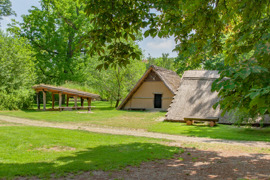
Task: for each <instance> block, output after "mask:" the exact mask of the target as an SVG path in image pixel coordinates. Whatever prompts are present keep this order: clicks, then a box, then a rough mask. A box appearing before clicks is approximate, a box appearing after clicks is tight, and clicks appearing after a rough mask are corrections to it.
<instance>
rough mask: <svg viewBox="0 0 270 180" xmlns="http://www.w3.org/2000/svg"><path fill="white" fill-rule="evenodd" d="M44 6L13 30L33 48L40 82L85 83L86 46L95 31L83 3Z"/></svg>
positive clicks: (69, 0)
mask: <svg viewBox="0 0 270 180" xmlns="http://www.w3.org/2000/svg"><path fill="white" fill-rule="evenodd" d="M40 6H41V7H40V8H37V7H33V8H32V9H31V10H29V14H28V15H24V16H23V22H22V23H15V24H13V27H11V28H9V30H10V31H11V32H13V33H16V34H18V35H19V36H21V37H25V38H27V39H28V40H29V42H30V44H31V45H32V47H33V49H34V51H35V57H36V59H37V62H36V66H37V70H38V74H39V78H38V82H43V83H56V84H61V83H63V82H65V81H79V82H80V81H83V80H84V79H85V77H84V76H83V74H84V73H83V71H85V69H86V66H85V64H87V62H88V60H89V56H88V55H87V54H86V53H85V51H86V50H87V47H84V48H83V47H82V44H83V42H84V38H85V35H86V34H87V32H88V31H89V30H90V29H91V28H92V26H91V23H90V17H87V16H86V13H85V12H84V8H85V6H84V5H82V4H81V3H79V0H75V1H74V0H57V1H56V0H41V1H40ZM88 46H91V44H90V43H89V44H88Z"/></svg>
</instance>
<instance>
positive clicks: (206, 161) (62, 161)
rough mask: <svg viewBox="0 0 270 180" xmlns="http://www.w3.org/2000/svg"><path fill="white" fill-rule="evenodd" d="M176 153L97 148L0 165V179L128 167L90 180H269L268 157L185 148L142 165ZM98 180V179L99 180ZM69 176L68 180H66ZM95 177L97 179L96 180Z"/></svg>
mask: <svg viewBox="0 0 270 180" xmlns="http://www.w3.org/2000/svg"><path fill="white" fill-rule="evenodd" d="M176 151H178V149H177V148H176V147H167V146H163V145H159V144H151V143H132V144H122V145H113V146H99V147H97V148H93V149H91V148H89V149H86V150H84V151H79V152H76V153H74V154H73V155H71V156H66V157H60V158H58V159H57V160H56V161H55V162H53V163H45V162H44V163H40V162H37V163H24V164H20V163H13V164H0V174H1V176H0V177H14V176H40V177H49V178H50V177H52V176H53V177H59V176H63V175H64V173H74V174H66V175H67V176H66V177H65V178H66V179H76V177H78V178H80V179H85V178H89V172H88V173H85V174H82V176H81V174H80V175H76V172H78V171H92V170H105V171H106V170H116V169H119V170H121V169H123V168H124V167H126V166H128V165H131V166H132V167H130V166H129V167H128V169H129V171H127V170H122V171H120V172H119V171H111V172H99V174H97V175H92V176H93V177H92V178H93V179H104V178H105V179H198V178H199V179H239V178H243V179H268V178H269V168H268V167H270V161H269V155H267V154H258V153H257V154H249V155H241V154H240V155H235V154H233V153H231V154H229V155H228V154H226V155H225V156H222V155H221V154H220V153H218V152H216V151H203V150H196V149H194V148H191V149H190V148H186V149H185V151H184V152H183V153H179V154H177V155H175V156H174V157H175V158H174V159H172V160H162V161H160V162H149V163H144V164H143V165H141V166H140V168H139V167H134V166H136V165H140V164H141V162H142V161H150V160H154V159H159V158H160V159H161V158H162V159H164V158H166V157H167V158H169V157H171V156H172V155H173V154H174V153H175V152H176ZM99 175H100V176H101V177H98V176H99ZM69 176H70V178H69ZM96 176H97V177H96Z"/></svg>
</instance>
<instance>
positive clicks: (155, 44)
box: [146, 39, 175, 50]
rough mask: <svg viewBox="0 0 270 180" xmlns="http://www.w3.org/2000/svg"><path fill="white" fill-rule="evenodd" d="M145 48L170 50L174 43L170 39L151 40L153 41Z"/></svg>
mask: <svg viewBox="0 0 270 180" xmlns="http://www.w3.org/2000/svg"><path fill="white" fill-rule="evenodd" d="M146 46H147V47H148V48H150V49H155V50H172V49H173V48H174V46H175V43H174V41H173V40H172V39H153V41H152V42H148V43H147V44H146Z"/></svg>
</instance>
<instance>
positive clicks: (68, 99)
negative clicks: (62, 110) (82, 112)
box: [67, 95, 69, 107]
mask: <svg viewBox="0 0 270 180" xmlns="http://www.w3.org/2000/svg"><path fill="white" fill-rule="evenodd" d="M68 102H69V95H67V107H68Z"/></svg>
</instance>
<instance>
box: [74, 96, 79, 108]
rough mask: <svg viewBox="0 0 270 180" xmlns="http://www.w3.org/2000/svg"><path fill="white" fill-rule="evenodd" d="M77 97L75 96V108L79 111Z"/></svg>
mask: <svg viewBox="0 0 270 180" xmlns="http://www.w3.org/2000/svg"><path fill="white" fill-rule="evenodd" d="M77 98H78V97H77V96H74V106H75V109H76V110H77V107H78V105H77Z"/></svg>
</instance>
